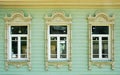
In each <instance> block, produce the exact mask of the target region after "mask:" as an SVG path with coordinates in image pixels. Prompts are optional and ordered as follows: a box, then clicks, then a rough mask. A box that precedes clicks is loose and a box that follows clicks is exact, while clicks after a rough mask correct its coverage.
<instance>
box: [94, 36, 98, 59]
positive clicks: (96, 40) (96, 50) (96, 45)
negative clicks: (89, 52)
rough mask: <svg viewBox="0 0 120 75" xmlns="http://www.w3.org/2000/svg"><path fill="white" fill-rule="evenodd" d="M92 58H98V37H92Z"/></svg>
mask: <svg viewBox="0 0 120 75" xmlns="http://www.w3.org/2000/svg"><path fill="white" fill-rule="evenodd" d="M93 58H99V37H93Z"/></svg>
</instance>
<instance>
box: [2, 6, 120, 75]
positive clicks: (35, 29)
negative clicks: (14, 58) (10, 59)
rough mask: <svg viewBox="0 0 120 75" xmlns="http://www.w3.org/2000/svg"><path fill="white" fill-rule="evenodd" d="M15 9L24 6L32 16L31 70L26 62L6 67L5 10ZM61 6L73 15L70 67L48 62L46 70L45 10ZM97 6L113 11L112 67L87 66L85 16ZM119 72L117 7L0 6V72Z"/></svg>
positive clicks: (72, 74)
mask: <svg viewBox="0 0 120 75" xmlns="http://www.w3.org/2000/svg"><path fill="white" fill-rule="evenodd" d="M16 10H23V11H24V13H25V14H28V13H30V14H31V16H32V23H31V63H32V70H31V71H28V68H27V67H26V66H24V67H21V68H18V69H17V68H16V67H14V66H10V67H9V70H8V71H6V70H5V66H4V60H5V57H4V56H5V22H4V19H3V18H4V16H5V14H11V13H12V12H14V11H16ZM58 10H62V11H64V12H65V14H71V16H72V40H71V41H72V49H71V50H72V71H68V68H67V66H63V67H61V68H59V69H57V68H55V67H54V66H50V67H49V70H48V71H46V70H45V66H44V56H45V55H44V52H45V49H44V45H45V44H44V43H45V41H44V39H45V37H44V34H45V30H44V27H45V20H44V16H45V14H50V15H51V13H52V12H54V11H58ZM99 10H104V11H105V12H106V13H108V14H109V15H112V14H114V15H115V26H114V39H115V40H114V47H115V50H114V51H115V70H111V68H110V66H104V67H103V68H98V67H95V66H93V67H92V70H88V40H87V39H88V23H87V17H88V15H89V14H93V15H94V13H95V12H97V11H99ZM88 74H89V75H119V74H120V9H14V8H11V9H0V75H88Z"/></svg>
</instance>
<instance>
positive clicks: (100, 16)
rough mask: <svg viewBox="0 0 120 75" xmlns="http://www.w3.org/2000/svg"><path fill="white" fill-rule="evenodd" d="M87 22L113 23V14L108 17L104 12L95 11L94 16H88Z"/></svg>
mask: <svg viewBox="0 0 120 75" xmlns="http://www.w3.org/2000/svg"><path fill="white" fill-rule="evenodd" d="M88 20H89V24H93V23H94V24H95V23H96V24H99V23H101V24H110V23H112V24H113V23H114V16H112V17H110V16H108V15H107V14H106V13H97V14H96V15H95V16H91V15H89V17H88Z"/></svg>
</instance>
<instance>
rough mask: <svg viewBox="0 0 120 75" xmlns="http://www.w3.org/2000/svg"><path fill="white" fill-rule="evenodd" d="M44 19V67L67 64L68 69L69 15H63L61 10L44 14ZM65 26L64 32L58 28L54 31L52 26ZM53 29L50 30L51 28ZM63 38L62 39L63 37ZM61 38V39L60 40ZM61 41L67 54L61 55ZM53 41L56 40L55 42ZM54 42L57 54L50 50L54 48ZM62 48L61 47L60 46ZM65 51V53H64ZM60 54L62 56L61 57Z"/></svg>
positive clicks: (69, 57)
mask: <svg viewBox="0 0 120 75" xmlns="http://www.w3.org/2000/svg"><path fill="white" fill-rule="evenodd" d="M45 20H46V27H45V30H46V34H45V37H46V45H45V68H46V70H48V66H56V67H57V68H59V67H61V66H65V65H67V66H68V69H69V70H71V69H72V68H71V20H72V18H71V16H70V15H69V16H68V17H66V16H65V14H64V13H63V12H55V13H53V14H52V16H50V17H49V16H47V15H46V16H45ZM59 27H61V28H66V29H67V30H65V31H64V32H62V31H61V30H58V31H56V32H58V33H56V32H55V33H54V28H59ZM51 28H52V29H53V31H52V29H51ZM53 38H55V39H53ZM63 38H64V39H63ZM61 39H62V40H61ZM63 41H64V42H65V41H66V43H64V44H66V46H67V47H66V46H65V48H66V49H65V48H64V50H66V52H67V54H62V55H61V52H60V50H61V47H60V46H61V45H60V44H61V43H62V45H63ZM55 42H57V43H56V44H55ZM52 44H54V46H55V45H56V47H57V54H55V53H54V52H52V49H55V48H54V47H53V46H51V45H52ZM62 48H63V47H62ZM66 52H65V53H66ZM61 56H62V57H61Z"/></svg>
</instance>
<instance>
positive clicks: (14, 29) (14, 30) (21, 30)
mask: <svg viewBox="0 0 120 75" xmlns="http://www.w3.org/2000/svg"><path fill="white" fill-rule="evenodd" d="M27 33H28V32H27V26H11V34H27Z"/></svg>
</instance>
